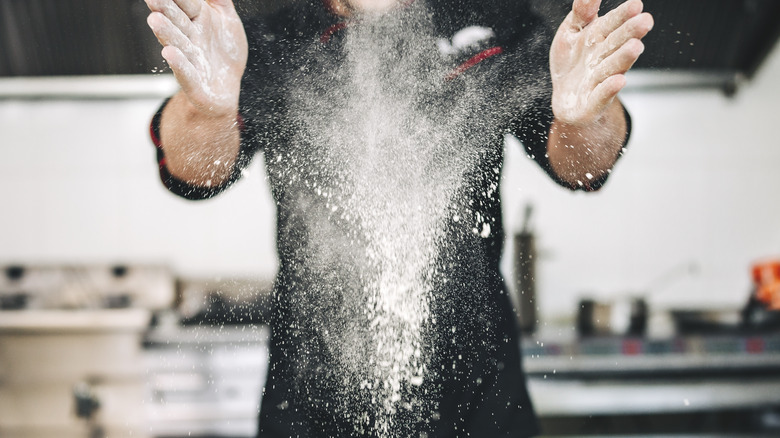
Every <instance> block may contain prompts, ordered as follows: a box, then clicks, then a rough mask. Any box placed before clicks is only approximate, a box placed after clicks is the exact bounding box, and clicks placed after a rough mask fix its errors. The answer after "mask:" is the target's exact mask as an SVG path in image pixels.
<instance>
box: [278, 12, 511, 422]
mask: <svg viewBox="0 0 780 438" xmlns="http://www.w3.org/2000/svg"><path fill="white" fill-rule="evenodd" d="M472 30H473V29H472ZM480 32H481V33H480V34H479V35H478V36H480V37H490V34H489V33H487V32H486V31H482V30H480ZM340 38H341V39H340V40H338V41H336V42H333V43H332V44H340V45H341V46H340V47H341V48H342V49H341V50H339V51H337V52H336V54H334V53H333V51H332V49H330V48H327V47H326V48H322V47H320V46H313V47H312V48H311V50H310V53H309V55H310V57H311V58H312V59H313V60H314V61H313V62H312V63H311V64H310V65H307V66H305V68H302V69H301V71H300V72H298V76H297V77H296V78H295V80H294V81H293V82H294V86H293V87H292V88H291V89H290V90H289V96H288V101H289V102H288V105H289V109H290V110H289V115H290V117H291V118H292V119H293V120H294V125H295V134H294V135H293V137H292V141H291V145H290V147H289V149H288V150H287V151H288V152H285V153H283V154H282V155H279V156H278V157H275V158H274V159H275V160H284V161H287V167H286V168H289V169H292V170H290V171H289V172H286V173H285V175H284V178H286V179H287V181H288V184H289V186H291V187H292V186H295V187H296V193H297V195H296V196H297V198H296V199H297V200H296V202H297V207H298V210H299V211H301V212H304V213H303V214H302V215H301V217H300V218H296V219H297V220H300V221H301V222H302V223H303V225H302V227H303V228H304V229H305V230H306V234H305V243H301V244H300V248H298V252H299V253H300V254H302V255H303V256H302V257H301V259H305V260H302V261H301V265H302V266H300V267H295V268H294V269H298V270H299V271H300V276H301V280H300V282H299V283H296V284H302V285H305V286H303V287H301V288H302V289H305V291H306V292H305V293H301V294H298V295H296V297H295V298H293V300H294V302H293V303H291V308H292V313H293V314H294V315H295V316H294V317H297V318H299V320H298V321H297V323H296V324H297V326H298V327H306V330H309V332H310V333H314V334H316V336H317V337H318V339H321V340H322V342H319V343H318V342H315V341H310V340H309V339H306V340H305V341H304V342H306V345H305V346H304V347H302V348H301V351H303V352H304V353H305V354H308V353H309V352H311V351H315V350H316V351H317V352H318V353H317V354H318V356H316V357H317V358H316V359H309V360H310V361H312V362H318V361H319V360H320V359H319V358H323V359H322V363H324V365H323V364H322V363H319V362H318V363H311V364H304V365H301V366H300V370H301V371H300V373H301V374H303V375H304V376H303V379H311V380H309V382H315V383H307V384H308V385H309V387H307V388H306V389H305V391H307V394H310V395H309V400H312V401H313V402H314V401H316V400H318V394H319V392H318V391H323V390H322V389H321V388H314V387H316V386H317V385H320V384H321V383H322V382H326V383H327V385H330V386H333V387H329V388H327V391H329V393H332V394H337V397H330V398H323V400H327V403H335V404H337V405H338V406H335V409H336V410H339V411H340V412H341V413H342V415H343V416H344V417H346V418H348V419H349V421H350V422H351V423H352V424H353V427H354V430H356V431H358V432H367V433H368V432H370V433H371V434H373V435H376V436H381V437H394V436H409V435H408V433H407V432H408V431H407V432H404V431H403V428H404V427H408V426H405V425H408V424H412V425H414V424H422V423H424V422H425V421H427V419H430V418H431V415H434V416H435V415H437V414H436V413H435V410H436V404H435V400H436V397H437V395H438V394H437V387H436V385H434V384H431V383H430V382H432V381H435V377H436V372H437V370H436V369H433V367H432V366H431V364H432V360H433V358H434V356H435V355H436V354H437V351H436V348H437V345H438V344H437V340H436V339H435V335H434V331H435V330H436V327H437V324H444V323H446V322H444V321H437V316H436V314H435V313H434V312H433V302H434V299H435V297H434V292H435V291H436V290H441V289H443V283H445V282H446V281H447V278H446V276H445V275H443V274H442V272H443V269H442V253H443V251H444V249H445V248H446V247H447V245H448V244H449V243H448V233H450V232H451V231H452V228H453V227H461V228H464V229H466V230H467V232H468V234H470V235H472V236H476V237H477V238H487V237H489V236H491V233H492V232H493V229H492V228H491V225H490V223H491V222H492V220H493V219H492V218H487V217H484V216H482V215H480V213H479V212H477V211H476V210H472V209H471V208H472V206H471V205H464V201H463V199H461V198H462V195H463V193H465V192H468V190H469V187H466V184H467V183H466V181H465V179H466V178H465V175H467V174H468V173H469V172H472V171H474V169H475V168H476V167H477V166H478V165H479V162H480V160H481V159H483V157H484V154H485V153H486V152H485V150H484V149H481V148H479V147H471V145H474V144H483V145H484V144H490V143H491V141H492V140H493V137H490V136H491V135H495V131H496V129H491V128H495V126H493V125H491V123H493V124H494V123H495V117H496V115H495V114H490V111H491V110H490V109H489V108H491V104H490V102H487V101H486V99H487V97H486V96H487V94H486V93H484V90H483V89H482V87H481V86H480V84H479V83H476V82H473V83H472V82H469V80H467V79H460V78H459V79H458V81H452V82H450V81H448V80H446V79H445V78H447V77H448V75H449V74H450V73H451V72H452V69H453V67H455V66H457V64H454V65H453V62H452V60H451V59H450V58H448V56H451V55H452V53H448V52H447V51H439V50H438V49H437V47H438V46H440V45H441V38H440V37H437V36H436V35H435V32H433V25H432V23H431V20H430V15H429V14H428V12H427V10H426V8H425V6H424V4H423V2H421V1H418V2H415V3H414V4H413V5H412V6H410V7H408V8H406V9H403V10H401V11H395V12H393V13H388V14H384V15H382V16H381V17H380V16H365V17H361V19H360V20H359V21H358V22H357V23H354V24H352V25H350V26H349V27H348V28H347V29H346V30H344V31H343V34H342V35H341V36H340ZM469 41H471V40H469ZM455 43H458V44H460V45H466V46H468V44H469V42H468V41H467V42H465V43H462V42H457V41H455ZM492 106H495V105H492ZM475 114H478V115H479V116H480V117H479V118H478V119H477V120H475V119H474V115H475ZM482 119H484V122H483V121H481V120H482ZM466 127H468V128H466ZM482 131H484V133H483V132H482ZM499 135H500V134H499ZM467 138H468V139H467ZM489 139H490V140H489ZM495 170H496V172H495V174H494V175H493V176H495V175H496V174H497V173H498V172H497V169H495ZM493 171H494V169H491V170H490V173H491V174H493ZM495 178H496V181H497V176H496V177H495ZM496 184H497V183H496ZM480 190H483V191H484V192H485V193H486V195H485V196H490V197H493V196H496V185H495V184H493V185H491V186H490V187H483V188H481V189H480ZM472 191H473V190H472ZM291 192H292V190H291ZM303 265H305V268H304V267H303ZM296 281H298V280H296ZM448 329H449V326H448ZM307 333H308V332H307ZM314 375H316V376H317V378H318V379H319V380H316V381H315V377H312V376H314ZM323 376H324V377H323ZM312 388H314V389H312ZM334 399H335V400H334ZM432 413H433V414H432Z"/></svg>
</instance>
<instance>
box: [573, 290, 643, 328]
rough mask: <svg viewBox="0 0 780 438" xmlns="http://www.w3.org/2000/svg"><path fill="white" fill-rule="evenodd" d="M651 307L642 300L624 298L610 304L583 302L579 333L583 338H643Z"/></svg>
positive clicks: (578, 316) (591, 300)
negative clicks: (613, 336) (607, 336)
mask: <svg viewBox="0 0 780 438" xmlns="http://www.w3.org/2000/svg"><path fill="white" fill-rule="evenodd" d="M648 313H649V312H648V306H647V302H646V301H645V300H644V299H643V298H631V297H629V298H625V299H618V300H614V301H610V302H603V301H596V300H594V299H588V298H586V299H582V300H580V306H579V310H578V312H577V333H579V335H580V336H604V335H625V336H644V335H645V333H646V331H647V321H648Z"/></svg>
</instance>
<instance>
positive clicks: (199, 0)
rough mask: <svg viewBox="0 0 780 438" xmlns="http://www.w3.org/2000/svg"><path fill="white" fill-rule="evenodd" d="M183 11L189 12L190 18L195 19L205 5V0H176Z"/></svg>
mask: <svg viewBox="0 0 780 438" xmlns="http://www.w3.org/2000/svg"><path fill="white" fill-rule="evenodd" d="M175 1H176V4H177V5H179V8H181V10H182V11H184V13H185V14H187V17H189V19H190V20H194V19H195V18H197V16H198V15H200V10H201V8H202V7H203V0H175Z"/></svg>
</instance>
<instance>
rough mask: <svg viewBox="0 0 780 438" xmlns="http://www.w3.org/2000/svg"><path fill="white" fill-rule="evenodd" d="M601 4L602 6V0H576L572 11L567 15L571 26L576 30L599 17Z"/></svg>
mask: <svg viewBox="0 0 780 438" xmlns="http://www.w3.org/2000/svg"><path fill="white" fill-rule="evenodd" d="M599 6H601V0H574V3H573V4H572V6H571V12H570V13H569V15H568V16H567V17H566V19H567V20H568V21H569V26H570V27H572V28H573V30H576V31H579V30H582V28H584V27H585V26H587V25H589V24H590V23H591V22H592V21H593V20H595V19H596V17H598V15H599Z"/></svg>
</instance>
